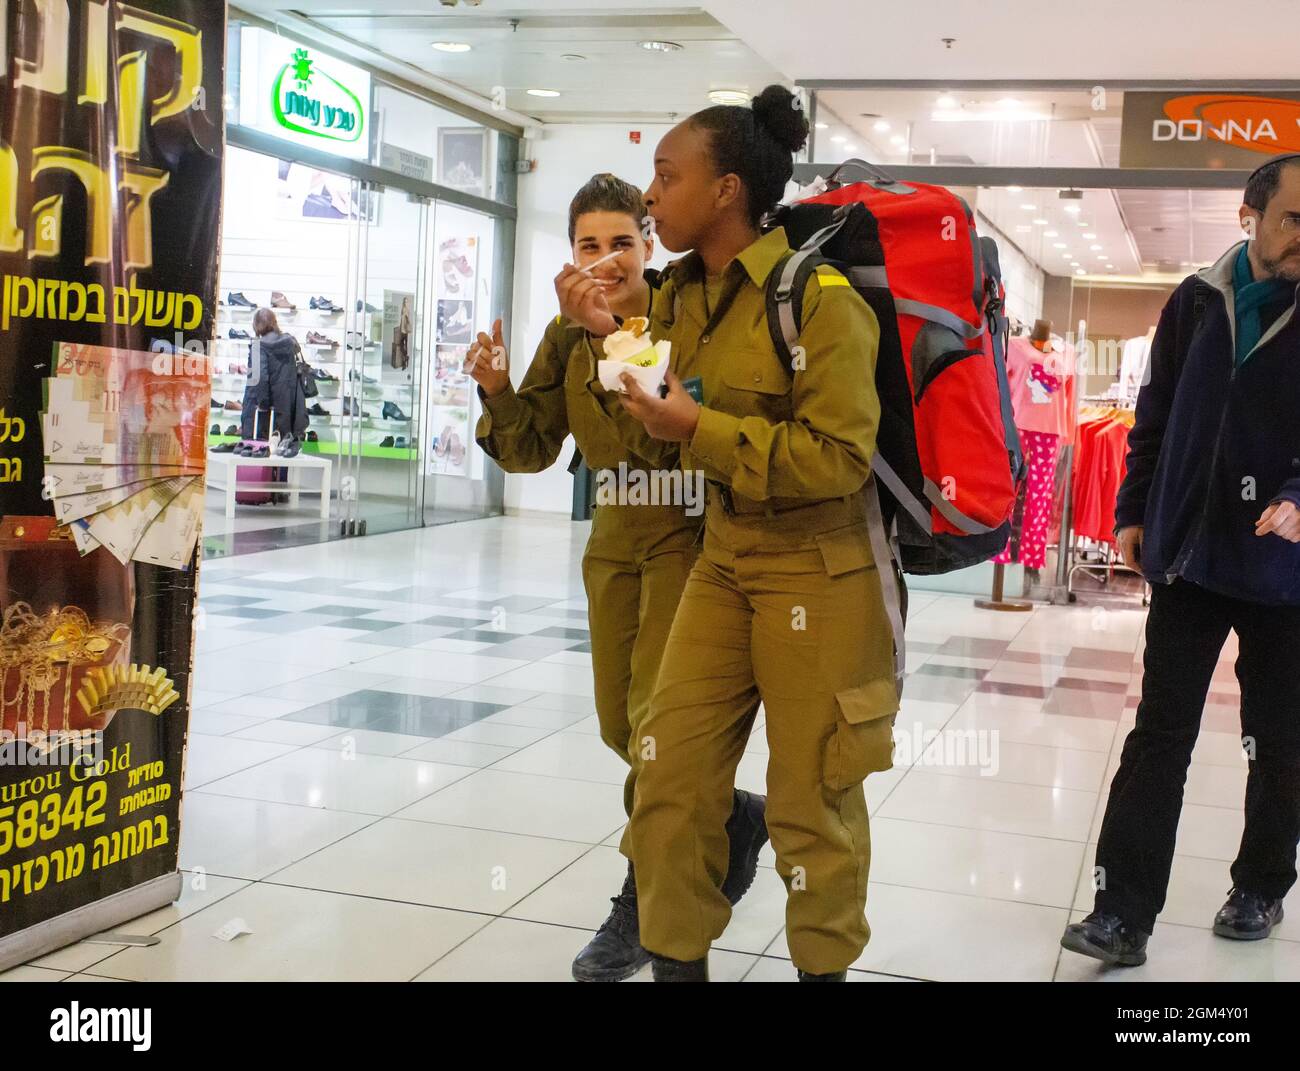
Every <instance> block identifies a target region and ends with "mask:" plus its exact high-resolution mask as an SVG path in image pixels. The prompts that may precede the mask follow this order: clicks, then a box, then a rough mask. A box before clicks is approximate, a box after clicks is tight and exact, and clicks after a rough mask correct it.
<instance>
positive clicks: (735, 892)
mask: <svg viewBox="0 0 1300 1071" xmlns="http://www.w3.org/2000/svg"><path fill="white" fill-rule="evenodd" d="M766 811H767V797H766V796H760V795H759V794H758V793H757V792H746V791H744V790H743V789H739V788H738V789H735V798H734V801H733V803H732V805H731V817H730V818H728V819H727V837H728V839H729V840H730V842H731V853H730V857H729V859H728V862H727V876H726V877H725V878H723V880H722V895H723V896H725V897H726V898H727V901H728V902H729V903H730V904H731V905H732V906H733V907H734V906H735V905H736V904H737V903H738V902H739V901H740V898H741V897H742V896H744V895H745V893H746V892H748V891H749V887H750V886H751V885H752V884H754V876H755V875H756V874H757V873H758V853H759V852H760V851H762V849H763V845H764V844H766V843H767V822H766V821H765V820H764V814H765V812H766Z"/></svg>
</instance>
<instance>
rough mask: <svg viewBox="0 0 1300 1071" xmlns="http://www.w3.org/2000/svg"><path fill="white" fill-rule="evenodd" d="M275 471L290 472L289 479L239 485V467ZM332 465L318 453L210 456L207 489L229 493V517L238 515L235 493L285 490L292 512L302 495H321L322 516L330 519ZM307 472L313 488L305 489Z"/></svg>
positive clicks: (227, 498)
mask: <svg viewBox="0 0 1300 1071" xmlns="http://www.w3.org/2000/svg"><path fill="white" fill-rule="evenodd" d="M253 467H258V468H276V469H288V470H289V479H288V481H287V482H285V481H273V482H270V483H266V482H263V483H247V482H245V483H239V482H238V475H237V472H236V470H237V469H239V468H253ZM332 468H333V465H332V464H331V463H330V461H329V459H328V458H324V457H320V456H319V455H317V454H299V455H298V456H297V457H277V456H276V455H274V454H272V455H271V456H270V457H240V456H239V455H238V454H211V453H210V454H208V486H209V487H215V488H216V489H217V490H224V491H225V492H226V516H227V517H233V516H234V515H235V492H236V491H283V492H287V493H288V495H289V506H290V508H291V509H297V508H298V496H299V495H300V494H308V495H319V496H320V515H321V517H322V518H324V519H325V520H329V515H330V486H331V483H330V474H331V469H332ZM304 472H310V473H312V474H313V476H314V479H315V482H314V484H313V485H310V486H306V487H304V486H303V485H302V483H301V482H300V481H301V477H302V474H303V473H304Z"/></svg>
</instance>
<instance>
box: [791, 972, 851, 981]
mask: <svg viewBox="0 0 1300 1071" xmlns="http://www.w3.org/2000/svg"><path fill="white" fill-rule="evenodd" d="M848 980H849V972H848V971H831V973H830V974H811V973H809V972H808V971H800V972H799V981H801V982H847V981H848Z"/></svg>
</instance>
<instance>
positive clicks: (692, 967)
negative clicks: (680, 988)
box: [650, 956, 709, 982]
mask: <svg viewBox="0 0 1300 1071" xmlns="http://www.w3.org/2000/svg"><path fill="white" fill-rule="evenodd" d="M650 962H651V968H650V969H651V970H652V971H654V976H655V981H656V982H707V981H708V980H709V957H708V956H704V957H703V958H702V959H685V960H683V959H669V958H668V957H667V956H655V957H653V958H652V959H651V961H650Z"/></svg>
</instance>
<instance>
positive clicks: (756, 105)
mask: <svg viewBox="0 0 1300 1071" xmlns="http://www.w3.org/2000/svg"><path fill="white" fill-rule="evenodd" d="M750 107H751V108H752V109H753V112H754V122H755V124H756V125H757V126H759V127H761V128H762V129H763V130H765V131H766V132H767V133H768V134H770V135H771V136H772V138H773V140H775V141H776V143H777V144H778V145H780V146H781V148H783V149H785V151H786V152H789V153H796V152H798V151H799V150H800V149H802V148H803V147H804V143H805V142H807V140H808V117H807V116H806V115H804V111H803V109H802V108H801V107H800V106H799V103H798V101H797V100H795V96H794V94H793V93H791V92H790V91H789V90H788V89H786V88H785V86H781V85H771V86H768V87H767V88H766V89H764V90H763V92H761V93H760V94H759V95H758V96H756V97H755V98H754V100H753V102H752V103H751V104H750Z"/></svg>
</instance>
